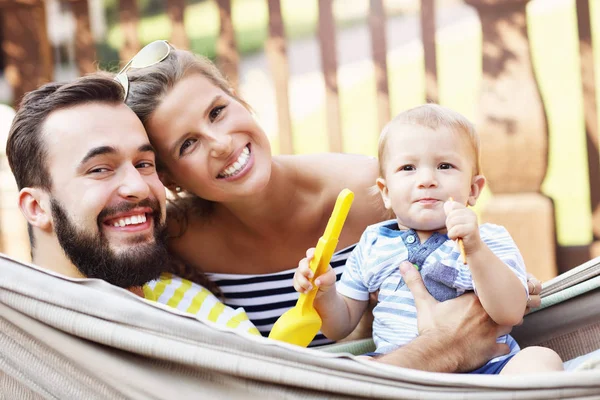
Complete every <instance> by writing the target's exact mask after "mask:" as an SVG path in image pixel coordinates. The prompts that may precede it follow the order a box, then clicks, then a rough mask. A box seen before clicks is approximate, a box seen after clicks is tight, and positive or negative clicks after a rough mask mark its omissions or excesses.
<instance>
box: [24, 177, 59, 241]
mask: <svg viewBox="0 0 600 400" xmlns="http://www.w3.org/2000/svg"><path fill="white" fill-rule="evenodd" d="M19 208H20V209H21V213H23V216H25V219H26V220H27V222H28V223H29V224H30V225H32V226H34V227H36V228H39V229H41V230H44V231H50V230H52V210H51V208H50V196H49V195H48V192H47V191H45V190H43V189H40V188H30V187H26V188H23V189H21V191H20V192H19Z"/></svg>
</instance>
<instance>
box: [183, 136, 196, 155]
mask: <svg viewBox="0 0 600 400" xmlns="http://www.w3.org/2000/svg"><path fill="white" fill-rule="evenodd" d="M195 142H196V139H185V140H184V141H183V143H181V147H180V148H179V156H182V155H184V153H185V151H186V150H187V149H188V148H189V147H190V146H191V145H193V144H194V143H195Z"/></svg>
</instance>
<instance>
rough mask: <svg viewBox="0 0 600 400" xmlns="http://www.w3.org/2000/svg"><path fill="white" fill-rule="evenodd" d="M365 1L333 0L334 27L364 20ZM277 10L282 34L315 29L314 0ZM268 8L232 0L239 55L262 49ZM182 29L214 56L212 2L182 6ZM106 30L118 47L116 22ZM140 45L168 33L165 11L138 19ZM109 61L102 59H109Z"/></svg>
mask: <svg viewBox="0 0 600 400" xmlns="http://www.w3.org/2000/svg"><path fill="white" fill-rule="evenodd" d="M386 4H387V10H388V13H389V14H390V15H397V14H399V13H400V12H401V10H402V8H401V6H402V0H388V2H387V3H386ZM366 5H367V2H365V1H356V0H355V1H352V2H345V1H337V2H335V3H334V13H335V16H336V24H337V26H338V28H342V27H346V26H351V25H354V24H356V23H357V22H361V21H365V20H366V14H365V13H364V12H361V11H362V10H363V8H364V6H366ZM281 12H282V15H283V20H284V24H285V31H286V36H287V37H288V38H290V39H297V38H302V37H307V36H312V35H314V34H315V32H316V27H317V15H318V3H317V0H302V1H298V0H281ZM268 15H269V14H268V7H267V2H266V1H264V0H232V18H233V24H234V27H235V36H236V42H237V47H238V51H239V52H240V54H250V53H253V52H256V51H259V50H262V49H263V46H264V42H265V40H266V38H267V35H268ZM184 18H185V29H186V32H187V34H188V37H189V39H190V48H191V50H193V51H194V52H196V53H199V54H203V55H205V56H207V57H209V58H211V59H214V58H215V55H216V40H217V37H218V33H219V24H220V22H219V9H218V7H217V5H216V2H215V1H212V0H207V1H204V2H201V3H196V4H192V5H188V6H187V7H186V9H185V17H184ZM114 22H116V21H113V26H112V27H111V28H110V29H109V32H108V38H107V44H108V45H109V46H110V48H112V49H113V54H116V53H117V50H116V49H119V48H121V47H122V44H123V37H122V33H121V30H120V27H119V25H118V24H116V23H114ZM138 33H139V37H140V38H142V39H141V41H142V44H146V43H149V42H151V41H153V40H158V39H165V38H169V37H170V36H171V22H170V20H169V18H168V17H167V15H166V14H160V15H154V16H150V17H146V18H143V19H141V20H140V23H139V27H138ZM110 61H112V60H102V62H104V63H106V62H110Z"/></svg>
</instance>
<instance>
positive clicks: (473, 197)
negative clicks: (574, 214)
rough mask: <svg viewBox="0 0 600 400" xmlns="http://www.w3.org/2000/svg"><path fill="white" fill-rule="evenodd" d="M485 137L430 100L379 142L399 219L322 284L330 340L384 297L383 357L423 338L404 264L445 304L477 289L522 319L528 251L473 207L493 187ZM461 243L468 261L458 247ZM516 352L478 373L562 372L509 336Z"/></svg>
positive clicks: (376, 329)
mask: <svg viewBox="0 0 600 400" xmlns="http://www.w3.org/2000/svg"><path fill="white" fill-rule="evenodd" d="M479 153H480V151H479V139H478V137H477V135H476V133H475V130H474V128H473V126H472V124H471V123H470V122H469V121H468V120H467V119H466V118H464V117H463V116H462V115H460V114H459V113H457V112H454V111H452V110H449V109H447V108H444V107H441V106H438V105H434V104H427V105H423V106H420V107H416V108H413V109H410V110H408V111H405V112H403V113H401V114H399V115H398V116H397V117H396V118H394V119H393V120H392V121H391V122H390V123H388V125H387V126H386V127H385V128H384V129H383V132H382V133H381V136H380V139H379V163H380V166H379V171H380V177H379V178H378V179H377V187H378V189H379V192H380V194H381V197H382V198H383V204H384V205H385V207H386V208H387V209H388V210H390V213H393V215H394V216H395V219H393V220H390V221H386V222H382V223H379V224H376V225H372V226H369V227H368V228H367V229H366V231H365V232H364V233H363V235H362V237H361V239H360V242H359V244H358V245H357V246H356V248H355V249H354V251H353V253H352V255H351V256H350V257H349V259H348V262H347V264H346V269H345V270H344V273H343V274H342V277H341V280H340V282H339V283H338V284H337V286H336V285H335V274H334V272H333V270H332V269H331V267H329V269H328V271H327V272H326V273H324V274H323V275H321V276H319V277H317V279H316V280H315V281H314V284H315V286H316V287H318V292H317V295H316V298H315V308H316V309H317V311H318V312H319V315H320V316H321V318H322V319H323V326H322V332H323V333H324V334H325V335H326V336H327V337H328V338H330V339H333V340H339V339H342V338H344V337H346V336H347V335H348V334H349V333H350V332H352V330H353V329H354V328H355V327H356V325H357V324H358V322H359V320H360V317H361V316H362V314H363V313H364V311H365V309H366V307H367V304H368V299H369V294H370V293H374V292H377V291H379V294H378V304H377V306H376V307H375V309H374V310H373V316H374V322H373V339H374V341H375V345H376V346H377V350H376V353H372V354H371V355H373V356H374V357H375V358H376V357H377V355H380V354H386V353H389V352H390V351H392V350H394V349H396V348H398V347H400V346H402V345H404V344H406V343H408V342H410V341H411V340H413V339H414V338H415V337H416V336H417V335H418V329H417V316H416V308H415V303H414V299H413V297H412V295H411V292H410V290H408V288H407V286H406V285H405V283H404V281H403V280H402V278H401V275H400V271H399V266H400V264H401V263H402V262H406V261H408V262H410V263H412V264H413V265H414V266H415V267H416V268H417V269H418V270H419V271H420V273H421V276H422V277H423V281H424V282H425V285H426V287H427V289H428V290H429V292H430V293H431V294H432V295H433V296H434V297H435V298H436V299H437V300H438V301H445V300H448V299H451V298H454V297H457V296H460V295H461V294H463V293H465V291H470V290H475V292H476V294H477V295H478V297H479V300H480V301H481V304H482V305H483V307H484V308H485V310H486V311H487V313H488V314H489V315H490V317H491V318H492V319H493V320H494V321H495V322H496V323H498V324H499V325H509V326H513V325H516V324H518V323H519V322H520V321H521V319H522V318H523V313H524V310H525V307H526V302H527V296H528V291H527V279H526V273H525V266H524V263H523V259H522V257H521V254H520V252H519V250H518V248H517V246H516V245H515V243H514V241H513V240H512V238H511V236H510V235H509V233H508V232H507V230H506V229H505V228H503V227H501V226H498V225H493V224H483V225H481V226H479V225H478V223H477V216H476V214H475V213H474V212H473V210H472V209H470V208H468V206H474V205H475V203H476V201H477V198H478V197H479V195H480V194H481V191H482V190H483V188H484V186H485V177H484V176H483V175H482V174H481V170H480V162H479ZM458 239H460V240H462V242H463V244H464V251H465V253H466V264H465V263H464V261H463V258H462V257H461V251H460V247H459V246H458V244H457V242H458ZM312 255H313V251H312V249H311V250H309V251H308V252H307V258H304V259H303V260H301V261H300V264H299V267H298V269H297V271H296V273H295V275H294V287H295V288H296V290H297V291H299V292H302V293H307V292H308V291H310V290H312V289H313V287H312V284H311V279H312V278H313V274H312V272H311V270H310V269H309V267H308V264H309V262H310V259H311V258H312ZM500 341H501V342H504V343H507V344H508V345H509V347H510V353H509V354H507V355H505V356H501V357H497V358H494V359H492V360H490V361H489V362H488V363H487V364H485V365H484V366H483V367H481V368H478V369H476V370H474V371H472V373H478V374H500V373H501V374H508V373H512V374H516V373H524V372H542V371H561V370H562V369H563V365H562V361H561V359H560V357H559V356H558V355H557V354H556V353H555V352H554V351H552V350H550V349H546V348H542V347H528V348H526V349H524V350H520V349H519V346H518V345H517V343H516V341H515V340H514V339H513V338H512V337H510V336H508V335H507V336H503V337H501V338H499V342H500Z"/></svg>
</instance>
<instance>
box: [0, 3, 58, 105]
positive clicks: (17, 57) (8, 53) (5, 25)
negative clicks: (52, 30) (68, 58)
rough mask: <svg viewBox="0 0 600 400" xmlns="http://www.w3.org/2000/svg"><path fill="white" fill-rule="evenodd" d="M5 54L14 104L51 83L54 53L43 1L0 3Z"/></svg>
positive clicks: (7, 76) (6, 70) (7, 75)
mask: <svg viewBox="0 0 600 400" xmlns="http://www.w3.org/2000/svg"><path fill="white" fill-rule="evenodd" d="M0 13H2V37H3V40H2V51H3V52H4V55H5V57H6V58H5V59H6V67H5V70H4V73H5V76H6V79H7V81H8V83H9V84H10V86H11V87H12V89H13V104H19V102H20V101H21V98H22V97H23V94H25V93H26V92H29V91H31V90H33V89H35V88H37V87H38V86H40V85H42V84H44V83H47V82H50V81H51V80H52V77H53V65H52V51H51V47H50V42H49V41H48V30H47V28H46V12H45V8H44V2H43V1H42V0H0Z"/></svg>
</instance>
